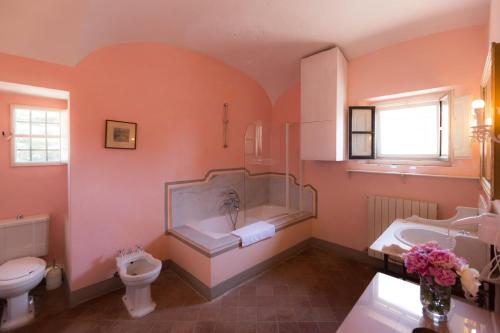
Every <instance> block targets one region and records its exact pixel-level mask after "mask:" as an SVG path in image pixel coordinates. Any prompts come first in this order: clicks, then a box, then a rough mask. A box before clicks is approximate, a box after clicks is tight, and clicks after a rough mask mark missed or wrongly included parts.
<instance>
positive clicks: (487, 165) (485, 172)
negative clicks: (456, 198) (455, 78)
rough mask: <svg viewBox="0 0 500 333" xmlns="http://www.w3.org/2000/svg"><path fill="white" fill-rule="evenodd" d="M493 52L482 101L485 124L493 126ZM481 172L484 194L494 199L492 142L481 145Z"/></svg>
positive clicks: (484, 82)
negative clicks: (483, 102)
mask: <svg viewBox="0 0 500 333" xmlns="http://www.w3.org/2000/svg"><path fill="white" fill-rule="evenodd" d="M491 51H492V50H490V53H489V54H488V58H487V59H486V64H485V67H484V73H483V79H482V82H481V99H483V100H484V101H485V104H486V105H485V108H484V119H485V123H486V124H489V125H492V128H495V126H494V125H495V124H494V119H495V118H494V113H493V98H492V94H493V90H492V80H491V77H492V64H491ZM479 151H480V161H481V165H480V170H481V175H480V179H481V186H482V188H483V190H484V192H485V193H486V194H487V195H488V197H489V198H493V194H494V191H493V145H492V142H491V140H485V141H482V142H481V143H480V146H479Z"/></svg>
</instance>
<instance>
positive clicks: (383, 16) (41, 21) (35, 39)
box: [0, 0, 489, 100]
mask: <svg viewBox="0 0 500 333" xmlns="http://www.w3.org/2000/svg"><path fill="white" fill-rule="evenodd" d="M488 10H489V0H2V1H0V52H3V53H9V54H15V55H20V56H25V57H30V58H35V59H39V60H45V61H49V62H54V63H59V64H65V65H71V66H73V65H76V64H77V63H78V62H79V61H80V60H82V59H83V58H84V57H85V56H87V55H88V54H89V53H91V52H92V51H94V50H96V49H98V48H101V47H104V46H107V45H111V44H115V43H121V42H131V41H153V42H166V43H170V44H174V45H177V46H180V47H185V48H189V49H193V50H196V51H200V52H203V53H205V54H208V55H210V56H213V57H215V58H218V59H220V60H222V61H224V62H225V63H227V64H229V65H232V66H234V67H236V68H239V69H240V70H242V71H243V72H245V73H246V74H248V75H249V76H251V77H253V78H254V79H255V80H257V81H258V82H259V83H260V84H261V85H262V86H263V87H264V89H265V90H266V91H267V93H268V94H269V96H270V97H271V99H273V100H274V99H275V98H276V97H277V96H278V95H279V94H280V93H282V92H283V91H284V90H285V89H286V88H287V87H288V86H290V85H291V84H292V83H293V82H295V81H296V80H297V79H298V75H299V71H298V69H299V66H298V65H299V60H300V58H301V57H303V56H305V55H308V54H311V53H313V52H315V51H317V50H320V49H322V48H325V47H328V46H332V45H338V46H340V47H341V48H342V50H343V51H344V52H345V54H346V56H347V57H348V59H352V58H354V57H358V56H361V55H364V54H367V53H370V52H372V51H374V50H376V49H379V48H382V47H384V46H388V45H391V44H394V43H398V42H401V41H404V40H408V39H412V38H416V37H420V36H424V35H428V34H431V33H434V32H440V31H445V30H451V29H455V28H461V27H466V26H473V25H480V24H486V23H487V20H488Z"/></svg>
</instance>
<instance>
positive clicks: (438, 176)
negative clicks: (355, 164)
mask: <svg viewBox="0 0 500 333" xmlns="http://www.w3.org/2000/svg"><path fill="white" fill-rule="evenodd" d="M346 172H347V174H348V175H349V177H351V175H352V174H354V173H365V174H377V175H395V176H401V177H402V178H405V177H406V176H414V177H432V178H452V179H469V180H479V177H473V176H460V175H457V176H452V175H438V174H426V173H411V172H398V171H372V170H347V171H346Z"/></svg>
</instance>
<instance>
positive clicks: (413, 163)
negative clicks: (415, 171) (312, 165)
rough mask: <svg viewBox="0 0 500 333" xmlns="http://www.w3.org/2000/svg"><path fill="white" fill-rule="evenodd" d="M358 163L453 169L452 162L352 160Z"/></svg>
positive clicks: (436, 160)
mask: <svg viewBox="0 0 500 333" xmlns="http://www.w3.org/2000/svg"><path fill="white" fill-rule="evenodd" d="M351 161H356V162H361V163H363V164H375V165H384V166H390V165H407V166H441V167H451V166H452V163H451V161H450V160H439V159H433V160H426V159H422V160H395V159H383V158H378V159H374V160H351Z"/></svg>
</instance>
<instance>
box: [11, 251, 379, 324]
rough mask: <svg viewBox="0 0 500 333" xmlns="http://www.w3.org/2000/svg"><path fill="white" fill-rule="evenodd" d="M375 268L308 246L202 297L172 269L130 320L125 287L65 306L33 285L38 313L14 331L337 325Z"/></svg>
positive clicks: (57, 295) (59, 293)
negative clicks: (151, 302)
mask: <svg viewBox="0 0 500 333" xmlns="http://www.w3.org/2000/svg"><path fill="white" fill-rule="evenodd" d="M374 274H375V270H374V269H373V268H371V267H368V266H364V265H361V264H359V263H357V262H353V261H350V260H347V259H344V258H340V257H336V256H334V255H332V254H331V253H327V252H324V251H322V250H319V249H308V250H306V251H305V252H303V253H302V254H300V255H298V256H296V257H294V258H291V259H289V260H287V261H285V262H283V263H281V264H279V265H277V266H275V267H274V268H273V269H271V270H269V271H267V272H265V273H263V274H262V275H260V276H258V277H256V278H255V279H253V280H250V281H248V282H247V283H245V284H244V285H241V286H240V287H238V288H236V289H234V290H232V291H230V292H228V293H227V294H226V295H224V296H222V297H219V298H218V299H216V300H213V301H211V302H207V301H206V300H205V299H204V298H203V297H202V296H200V295H199V294H198V293H197V292H195V291H194V290H193V289H192V288H191V287H190V286H189V285H188V284H187V283H185V282H184V281H183V280H182V279H181V278H179V277H178V276H177V275H176V274H175V273H174V272H172V271H171V270H165V271H163V272H162V274H161V275H160V277H159V278H158V280H157V281H155V283H154V284H153V286H152V294H153V298H154V299H155V301H156V302H157V304H158V306H157V309H156V311H154V312H153V313H151V314H150V315H148V316H146V317H144V318H141V319H135V320H133V319H130V318H129V316H128V314H127V312H126V310H125V308H124V306H123V304H122V302H121V296H122V294H123V292H124V291H123V290H121V291H119V292H115V293H111V294H109V295H106V296H103V297H101V298H99V299H96V300H93V301H90V302H88V303H85V304H82V305H80V306H78V307H76V308H73V309H66V308H65V304H64V295H63V292H62V289H61V288H60V289H59V290H55V291H52V292H45V291H44V290H43V288H41V287H39V288H37V289H36V290H35V291H34V295H35V300H36V301H35V304H36V305H37V308H38V313H37V319H36V321H35V322H34V324H33V325H30V326H28V327H26V328H24V329H22V330H18V331H16V332H92V333H98V332H120V333H124V332H146V333H153V332H280V333H283V332H286V333H293V332H335V330H336V329H337V327H338V326H339V324H340V323H341V322H342V320H343V319H344V318H345V316H346V315H347V313H348V312H349V310H350V308H351V307H352V306H353V305H354V303H355V302H356V300H357V298H358V297H359V296H360V295H361V293H362V292H363V290H364V288H365V287H366V286H367V285H368V283H369V282H370V280H371V278H372V277H373V275H374Z"/></svg>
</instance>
